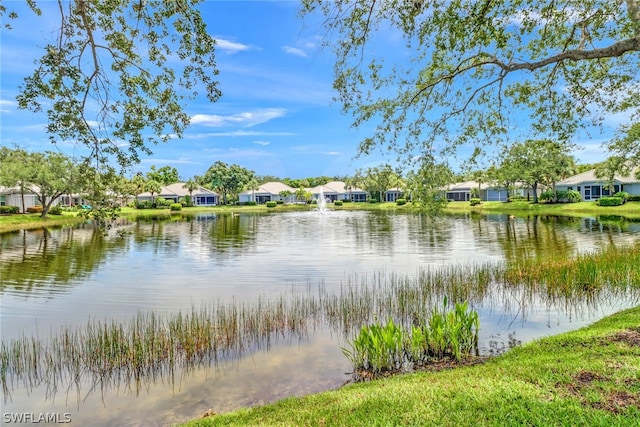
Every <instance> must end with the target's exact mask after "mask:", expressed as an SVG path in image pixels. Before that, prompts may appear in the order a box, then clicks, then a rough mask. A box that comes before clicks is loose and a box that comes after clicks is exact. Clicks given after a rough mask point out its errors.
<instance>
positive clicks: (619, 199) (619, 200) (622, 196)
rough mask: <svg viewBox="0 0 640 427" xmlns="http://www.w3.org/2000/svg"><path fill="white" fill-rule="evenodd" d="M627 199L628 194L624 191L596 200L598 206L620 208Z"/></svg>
mask: <svg viewBox="0 0 640 427" xmlns="http://www.w3.org/2000/svg"><path fill="white" fill-rule="evenodd" d="M628 199H629V193H627V192H626V191H618V192H617V193H616V194H614V195H613V196H609V197H600V199H598V205H599V206H620V205H624V204H625V203H626V202H627V200H628Z"/></svg>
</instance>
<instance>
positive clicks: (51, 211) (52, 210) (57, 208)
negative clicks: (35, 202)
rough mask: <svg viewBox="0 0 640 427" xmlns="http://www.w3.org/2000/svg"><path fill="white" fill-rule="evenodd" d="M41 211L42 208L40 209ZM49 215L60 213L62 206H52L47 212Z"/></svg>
mask: <svg viewBox="0 0 640 427" xmlns="http://www.w3.org/2000/svg"><path fill="white" fill-rule="evenodd" d="M40 211H42V209H40ZM48 213H49V214H50V215H62V206H60V205H56V206H52V207H51V208H50V209H49V212H48Z"/></svg>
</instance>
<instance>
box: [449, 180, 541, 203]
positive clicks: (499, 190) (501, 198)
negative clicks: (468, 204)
mask: <svg viewBox="0 0 640 427" xmlns="http://www.w3.org/2000/svg"><path fill="white" fill-rule="evenodd" d="M541 192H542V186H540V185H539V186H538V195H540V193H541ZM472 193H476V196H475V197H478V198H479V199H480V200H483V201H485V202H505V201H507V198H508V196H509V192H508V190H507V189H506V188H504V187H500V186H497V185H491V184H487V183H480V184H479V183H478V182H476V181H465V182H460V183H457V184H451V185H450V186H449V187H447V200H449V201H469V200H470V199H471V197H472V196H471V194H472ZM512 194H513V193H512ZM515 195H517V196H521V197H531V196H532V195H533V193H532V190H531V189H529V188H527V187H526V186H524V185H521V186H520V187H519V188H516V190H515Z"/></svg>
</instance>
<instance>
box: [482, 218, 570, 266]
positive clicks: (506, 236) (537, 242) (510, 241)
mask: <svg viewBox="0 0 640 427" xmlns="http://www.w3.org/2000/svg"><path fill="white" fill-rule="evenodd" d="M578 221H579V219H577V218H569V217H557V216H537V215H533V216H529V217H526V218H513V217H509V216H507V215H494V216H491V217H488V218H483V217H479V218H472V219H471V223H472V224H473V227H474V228H475V233H476V235H477V236H478V237H479V238H481V239H484V240H487V241H494V242H497V243H498V244H499V245H500V247H501V249H502V252H503V254H504V258H505V260H506V261H515V260H520V259H523V258H541V257H545V256H553V255H554V254H566V253H572V252H573V251H574V250H575V242H574V239H572V238H571V234H570V233H567V231H568V229H569V228H571V227H572V226H573V227H574V228H575V226H576V225H577V223H578Z"/></svg>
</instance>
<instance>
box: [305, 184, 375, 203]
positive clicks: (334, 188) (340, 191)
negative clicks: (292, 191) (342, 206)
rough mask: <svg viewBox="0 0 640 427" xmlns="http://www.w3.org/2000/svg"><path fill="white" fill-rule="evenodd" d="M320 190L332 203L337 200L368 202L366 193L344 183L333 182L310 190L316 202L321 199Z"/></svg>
mask: <svg viewBox="0 0 640 427" xmlns="http://www.w3.org/2000/svg"><path fill="white" fill-rule="evenodd" d="M320 190H322V194H323V195H324V198H325V199H326V200H329V201H331V202H335V201H336V200H351V201H353V202H366V201H367V192H366V191H364V190H362V189H360V188H357V187H354V186H348V185H347V184H346V183H344V182H342V181H331V182H327V183H326V184H324V185H318V186H317V187H314V188H309V189H308V191H309V192H311V194H313V198H314V199H316V200H317V199H319V198H320Z"/></svg>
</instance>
